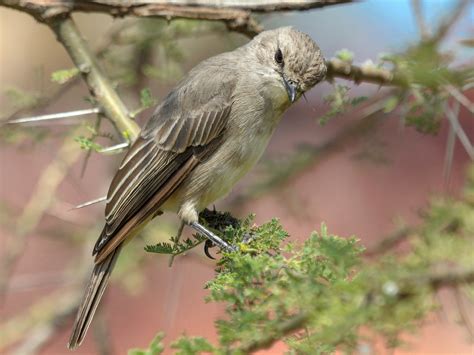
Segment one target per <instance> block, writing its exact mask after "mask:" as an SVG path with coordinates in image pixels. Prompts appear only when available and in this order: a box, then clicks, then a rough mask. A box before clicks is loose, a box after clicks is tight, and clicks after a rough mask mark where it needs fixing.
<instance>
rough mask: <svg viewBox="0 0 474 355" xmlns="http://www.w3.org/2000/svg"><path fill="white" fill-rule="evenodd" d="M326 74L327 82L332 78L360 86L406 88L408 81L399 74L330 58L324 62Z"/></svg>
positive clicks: (373, 66)
mask: <svg viewBox="0 0 474 355" xmlns="http://www.w3.org/2000/svg"><path fill="white" fill-rule="evenodd" d="M326 65H327V67H328V72H327V75H326V79H327V80H331V79H332V78H334V77H337V78H342V79H347V80H351V81H353V82H355V83H356V84H360V83H361V82H367V83H373V84H379V85H390V86H408V85H409V81H408V79H407V78H406V77H404V76H403V75H402V74H400V73H396V72H393V71H390V70H387V69H382V68H377V67H376V66H375V65H373V64H371V65H369V64H367V65H361V66H357V65H353V64H352V63H350V62H347V61H343V60H340V59H338V58H332V59H330V60H328V61H326Z"/></svg>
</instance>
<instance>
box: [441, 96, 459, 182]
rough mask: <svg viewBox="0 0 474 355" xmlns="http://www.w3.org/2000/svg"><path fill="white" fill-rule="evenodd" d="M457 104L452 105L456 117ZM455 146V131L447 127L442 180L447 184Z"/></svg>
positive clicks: (451, 127) (457, 111)
mask: <svg viewBox="0 0 474 355" xmlns="http://www.w3.org/2000/svg"><path fill="white" fill-rule="evenodd" d="M459 106H460V104H459V102H456V103H455V105H454V114H455V116H456V117H457V116H458V115H459ZM455 146H456V131H455V130H454V127H453V125H451V124H450V125H449V132H448V138H447V140H446V153H445V156H444V174H443V175H444V179H445V181H446V182H447V183H448V182H449V179H450V177H451V168H452V165H453V157H454V148H455Z"/></svg>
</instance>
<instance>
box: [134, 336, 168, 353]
mask: <svg viewBox="0 0 474 355" xmlns="http://www.w3.org/2000/svg"><path fill="white" fill-rule="evenodd" d="M164 337H165V335H164V334H163V333H158V334H157V335H156V336H155V337H154V338H153V340H152V341H151V343H150V346H149V347H148V349H131V350H129V351H128V355H160V354H162V353H163V351H164V350H165V347H164V346H163V344H162V343H161V341H162V340H163V338H164Z"/></svg>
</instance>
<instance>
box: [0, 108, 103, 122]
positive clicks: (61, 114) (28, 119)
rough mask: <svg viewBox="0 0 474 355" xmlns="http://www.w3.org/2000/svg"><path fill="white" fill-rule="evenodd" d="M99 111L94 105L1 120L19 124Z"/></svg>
mask: <svg viewBox="0 0 474 355" xmlns="http://www.w3.org/2000/svg"><path fill="white" fill-rule="evenodd" d="M100 112H101V110H100V108H98V107H94V108H89V109H85V110H76V111H67V112H59V113H52V114H48V115H41V116H32V117H24V118H17V119H14V120H10V121H6V122H3V124H18V123H20V124H21V123H34V122H42V121H52V120H61V119H64V118H71V117H76V116H85V115H90V114H93V113H100Z"/></svg>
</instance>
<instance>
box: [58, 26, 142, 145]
mask: <svg viewBox="0 0 474 355" xmlns="http://www.w3.org/2000/svg"><path fill="white" fill-rule="evenodd" d="M49 25H50V27H51V28H52V29H53V31H54V32H55V33H56V35H57V37H58V40H59V41H60V42H61V43H62V44H63V45H64V47H65V48H66V50H67V51H68V53H69V55H70V56H71V59H72V60H73V62H74V64H75V65H76V67H77V68H78V69H79V71H80V72H81V74H82V76H83V77H84V80H85V81H86V83H87V86H88V88H89V91H90V93H91V95H92V96H93V97H94V98H95V99H96V100H97V102H98V103H99V104H100V106H101V108H102V109H103V112H104V114H105V116H106V117H108V118H109V119H111V120H112V121H113V122H114V124H115V125H116V126H117V127H118V129H119V130H120V132H121V133H122V135H123V136H124V137H125V138H126V139H131V140H134V139H135V138H136V137H137V136H138V134H139V132H140V128H139V127H138V125H137V124H136V123H135V122H134V121H132V120H131V119H130V118H129V114H128V111H127V108H126V107H125V105H124V103H123V102H122V100H121V99H120V97H119V96H118V94H117V92H116V91H115V89H114V88H113V86H112V83H111V82H110V81H109V79H108V78H107V77H106V76H105V75H104V74H103V72H102V70H101V68H100V67H99V64H98V63H97V61H96V59H95V57H94V56H93V55H92V54H91V53H90V51H89V48H88V47H87V45H86V43H85V41H84V40H83V39H82V37H81V35H80V33H79V31H78V29H77V27H76V25H75V24H74V22H73V20H72V19H71V18H70V17H66V18H56V19H55V20H53V21H52V22H51V23H50V24H49Z"/></svg>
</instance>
